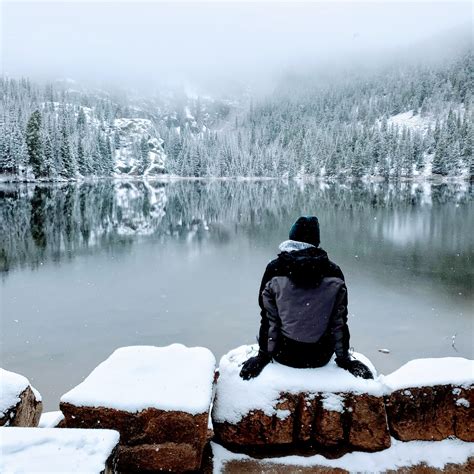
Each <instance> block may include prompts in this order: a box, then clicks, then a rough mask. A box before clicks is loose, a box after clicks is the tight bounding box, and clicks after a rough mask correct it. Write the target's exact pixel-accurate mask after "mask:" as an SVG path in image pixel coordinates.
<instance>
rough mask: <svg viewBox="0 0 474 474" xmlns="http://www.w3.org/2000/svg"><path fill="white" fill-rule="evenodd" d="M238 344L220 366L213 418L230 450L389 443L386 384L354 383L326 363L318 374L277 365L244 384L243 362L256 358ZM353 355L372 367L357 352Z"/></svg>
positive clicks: (369, 447) (358, 380)
mask: <svg viewBox="0 0 474 474" xmlns="http://www.w3.org/2000/svg"><path fill="white" fill-rule="evenodd" d="M256 350H257V349H256V347H255V346H241V347H239V348H237V349H235V350H233V351H231V352H229V353H228V354H227V355H225V356H223V357H222V359H221V361H220V365H219V378H218V380H217V385H216V398H215V400H214V405H213V411H212V421H213V426H214V432H215V434H216V437H217V439H218V440H219V441H220V442H221V443H223V444H225V445H228V446H233V447H236V448H239V449H242V448H260V449H261V448H275V447H277V446H280V447H285V446H286V447H291V446H294V447H297V446H305V445H309V446H315V447H322V448H342V449H360V450H366V451H377V450H381V449H385V448H387V447H388V446H390V436H389V432H388V426H387V420H386V413H385V406H384V398H383V395H384V392H385V387H384V385H383V384H382V383H381V382H380V381H379V380H378V379H375V380H364V379H361V378H356V377H354V376H353V375H351V374H350V373H349V372H347V371H345V370H342V369H340V368H339V367H337V365H336V363H335V362H334V361H333V360H331V362H329V364H327V365H326V366H325V367H321V368H318V369H293V368H291V367H286V366H283V365H281V364H278V363H276V362H273V363H271V364H269V365H268V366H267V367H265V369H264V370H263V371H262V373H261V374H260V375H259V376H258V377H256V378H254V379H251V380H249V381H244V380H242V379H241V378H240V376H239V372H240V369H241V366H242V363H243V362H244V361H245V360H247V359H248V358H249V357H251V356H252V355H255V354H256ZM354 356H355V357H356V358H358V359H359V360H361V361H363V362H364V363H366V364H367V365H368V366H369V367H370V368H371V370H372V371H373V372H374V374H376V372H375V368H374V367H373V366H372V364H371V363H370V361H368V360H367V359H366V358H365V357H364V356H362V355H361V354H354Z"/></svg>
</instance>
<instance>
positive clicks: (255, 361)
mask: <svg viewBox="0 0 474 474" xmlns="http://www.w3.org/2000/svg"><path fill="white" fill-rule="evenodd" d="M269 362H270V357H269V356H267V355H266V354H264V353H263V352H259V353H258V355H256V356H255V357H250V359H248V360H246V361H245V362H244V364H243V366H242V370H241V371H240V376H241V377H242V378H243V379H244V380H250V379H253V378H254V377H257V376H258V375H260V372H261V371H262V370H263V369H264V367H265V366H266V365H267V364H268V363H269Z"/></svg>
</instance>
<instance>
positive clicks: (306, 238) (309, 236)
mask: <svg viewBox="0 0 474 474" xmlns="http://www.w3.org/2000/svg"><path fill="white" fill-rule="evenodd" d="M289 237H290V239H291V240H297V241H299V242H306V243H307V244H311V245H314V246H315V247H318V246H319V221H318V218H317V217H315V216H301V217H299V218H298V220H297V221H296V222H295V223H294V224H293V225H292V226H291V229H290V235H289Z"/></svg>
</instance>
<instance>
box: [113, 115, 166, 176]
mask: <svg viewBox="0 0 474 474" xmlns="http://www.w3.org/2000/svg"><path fill="white" fill-rule="evenodd" d="M114 130H115V132H116V133H117V134H118V138H119V140H118V141H119V147H118V148H116V150H115V169H116V174H117V175H118V176H123V175H129V176H156V175H160V174H163V173H164V172H165V160H166V156H165V152H164V150H163V146H162V145H163V140H162V139H161V138H160V137H159V135H158V132H157V131H156V129H155V127H154V125H153V123H152V121H151V120H148V119H144V118H119V119H115V120H114Z"/></svg>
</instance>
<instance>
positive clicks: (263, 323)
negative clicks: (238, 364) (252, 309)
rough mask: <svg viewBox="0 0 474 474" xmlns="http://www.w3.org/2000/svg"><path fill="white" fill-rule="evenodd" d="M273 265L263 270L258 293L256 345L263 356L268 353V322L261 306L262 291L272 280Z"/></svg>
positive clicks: (270, 264) (271, 263) (265, 312)
mask: <svg viewBox="0 0 474 474" xmlns="http://www.w3.org/2000/svg"><path fill="white" fill-rule="evenodd" d="M273 267H274V265H273V262H270V263H269V264H268V265H267V268H266V269H265V273H264V274H263V277H262V282H261V283H260V289H259V291H258V305H259V306H260V330H259V332H258V338H257V339H258V344H259V346H260V350H261V351H262V352H264V353H265V354H267V353H268V330H269V327H270V322H269V320H268V317H267V311H266V309H265V306H264V305H263V290H264V289H265V286H266V285H267V283H268V282H269V281H270V280H271V279H272V278H273V276H274V273H275V272H274V268H273Z"/></svg>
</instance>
